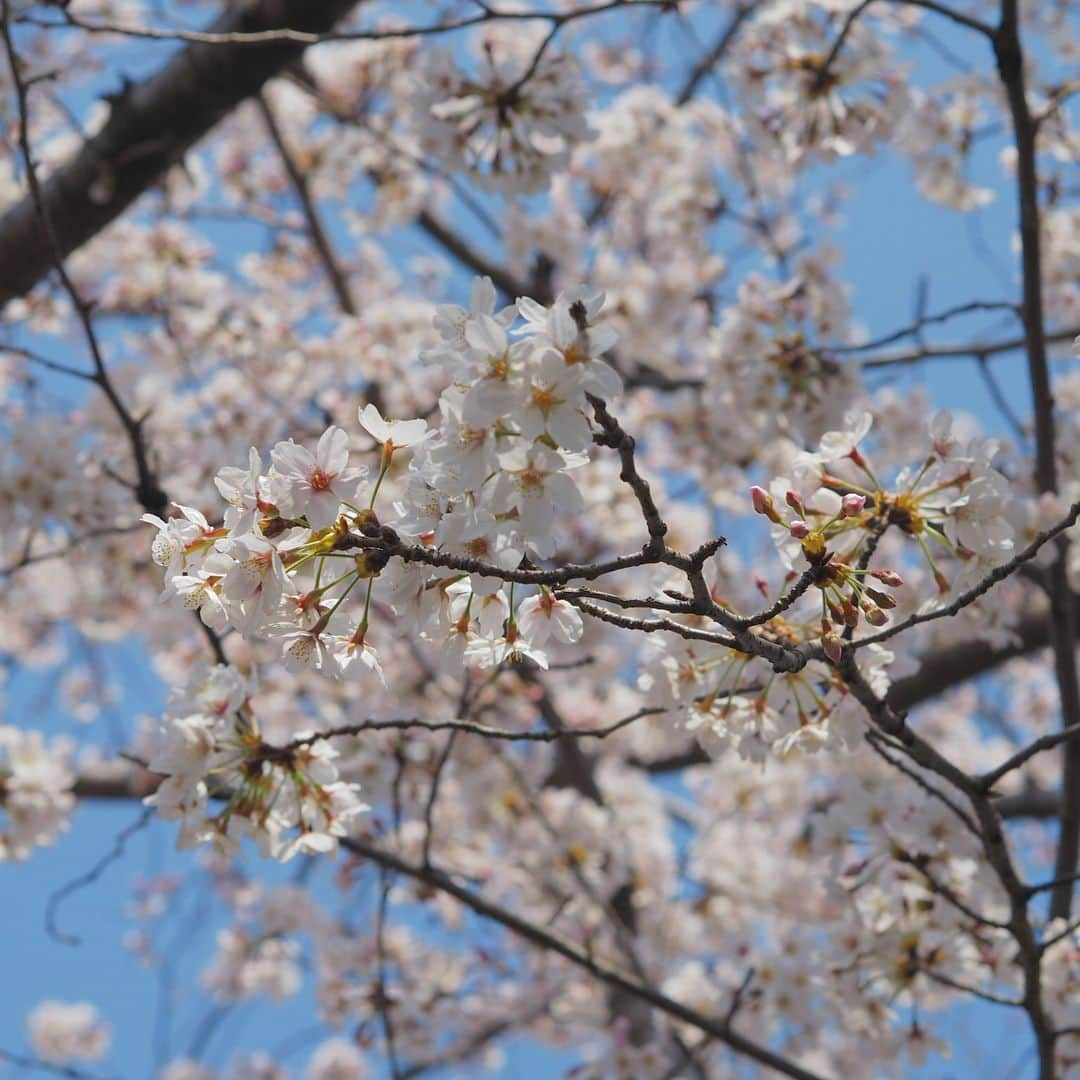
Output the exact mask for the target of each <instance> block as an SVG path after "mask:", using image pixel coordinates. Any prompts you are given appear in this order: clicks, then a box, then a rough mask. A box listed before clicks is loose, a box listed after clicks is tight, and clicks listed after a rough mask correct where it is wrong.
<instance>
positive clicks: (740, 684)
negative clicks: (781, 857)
mask: <svg viewBox="0 0 1080 1080" xmlns="http://www.w3.org/2000/svg"><path fill="white" fill-rule="evenodd" d="M872 422H873V418H872V415H871V414H870V413H869V412H867V411H855V412H851V413H849V414H848V416H847V418H846V425H845V427H844V429H842V430H839V431H829V432H826V433H825V434H824V435H823V436H822V438H821V440H820V443H819V446H818V449H817V450H816V451H814V452H801V453H798V454H796V455H795V458H794V460H793V462H792V467H791V474H792V475H791V477H790V478H789V477H778V478H776V479H774V480H773V481H772V483H771V485H770V491H766V490H765V489H764V488H761V487H757V486H755V487H753V488H752V491H751V495H752V501H753V506H754V509H755V510H756V511H757V512H758V513H759V514H762V515H763V516H765V517H766V518H767V519H768V520H769V521H770V522H771V523H772V534H773V539H774V542H775V543H776V546H777V549H778V553H779V555H780V557H781V559H782V561H783V563H784V565H785V566H786V567H787V568H788V575H787V579H786V584H787V585H788V586H789V587H791V593H790V595H789V597H788V598H786V599H785V598H775V597H772V596H771V595H770V593H769V590H768V588H767V587H766V585H765V583H764V582H761V591H762V593H763V595H764V598H765V600H766V601H771V600H775V604H774V606H773V607H772V608H770V609H768V610H769V611H773V612H774V613H773V614H771V615H770V616H769V617H767V618H765V617H763V618H762V619H761V620H758V621H757V623H756V625H755V628H754V632H755V634H757V635H758V636H759V637H760V638H761V639H763V640H767V641H769V642H775V643H780V644H783V645H787V646H790V647H799V646H805V645H807V644H814V643H816V644H818V645H819V646H820V649H821V654H820V655H817V654H815V653H813V652H811V653H810V654H809V659H808V662H807V663H806V664H805V666H803V667H801V668H799V669H798V670H796V671H781V672H777V671H773V670H772V669H771V665H770V664H769V663H767V662H766V661H765V660H764V659H762V658H761V657H760V656H758V657H755V656H753V655H744V654H743V653H739V652H733V651H732V650H730V649H727V648H723V647H721V646H718V645H710V644H708V643H703V642H701V641H699V640H692V639H691V640H688V639H683V638H680V637H679V636H678V633H677V632H671V633H668V634H665V635H663V636H660V637H658V638H657V640H656V641H655V642H654V644H653V645H652V648H651V652H650V654H649V655H647V656H646V658H645V662H644V668H643V671H642V674H641V677H640V679H639V685H640V687H641V688H642V689H643V690H644V691H645V692H646V693H648V694H649V695H650V698H651V700H653V701H654V702H655V703H656V704H657V705H658V706H660V707H662V708H664V709H666V710H669V711H673V712H676V713H681V714H682V716H683V718H684V720H685V723H686V727H687V729H688V730H690V731H693V732H695V733H696V735H697V737H698V739H699V741H700V742H701V744H702V745H703V746H704V747H705V748H706V749H707V750H708V751H709V752H710V753H712V754H717V753H719V752H720V751H721V750H723V749H724V748H725V747H727V746H729V745H730V746H733V747H734V748H735V749H736V751H737V752H738V753H739V755H740V756H741V757H744V758H748V759H751V760H755V761H761V760H763V759H764V757H765V756H766V755H767V754H768V753H770V752H771V753H775V754H778V755H779V756H781V757H783V756H785V755H786V754H788V753H789V752H790V751H791V750H792V749H794V748H796V747H799V748H802V749H805V750H811V751H813V750H817V749H819V748H821V747H824V746H829V747H833V748H845V747H846V748H850V747H851V746H852V745H854V743H855V741H856V740H857V739H858V738H859V737H860V736H861V735H862V733H863V732H864V730H865V714H864V711H863V709H862V706H861V705H859V704H858V702H857V701H856V700H855V699H854V698H853V696H852V695H851V693H850V688H849V686H848V682H847V680H846V679H845V678H844V677H843V676H842V674H841V673H840V672H839V670H838V668H837V666H836V665H839V664H840V663H841V661H842V659H843V656H844V649H845V646H847V645H852V646H854V647H855V648H857V649H859V659H860V663H859V667H860V671H861V673H862V675H863V677H864V679H865V680H866V681H867V683H868V685H869V686H870V687H871V688H872V689H873V691H874V692H875V694H877V695H878V696H879V697H881V696H883V695H884V694H885V692H886V691H887V690H888V687H889V682H890V680H889V676H888V673H887V671H886V667H887V666H888V665H889V664H890V663H891V662H892V661H893V660H894V659H895V656H894V654H893V653H892V652H891V651H889V650H886V649H885V648H883V647H882V646H880V645H878V644H876V643H875V642H873V641H872V640H871V641H868V642H861V641H860V640H859V639H858V638H857V637H855V632H856V630H857V629H858V628H859V627H860V625H861V624H862V623H864V622H865V624H866V625H867V626H868V627H869V629H870V633H871V634H872V633H873V631H874V630H875V629H877V628H881V627H883V626H884V625H885V624H886V623H888V622H889V618H890V613H892V612H893V610H894V609H896V608H897V606H898V603H900V602H902V603H903V604H904V605H905V606H906V607H908V608H910V609H912V610H914V609H917V608H919V607H920V606H921V607H922V609H923V610H932V609H933V608H934V607H935V606H936V605H937V603H938V600H937V598H935V597H930V598H927V599H925V601H920V599H918V598H917V597H915V596H912V595H910V590H907V592H906V593H905V594H903V595H902V597H901V600H899V601H898V598H897V595H896V594H895V592H894V590H897V589H900V588H901V587H902V586H904V584H905V580H904V577H903V576H902V575H901V573H900V572H899V571H897V570H896V569H893V568H891V567H875V566H871V565H870V564H871V562H873V561H874V557H875V553H876V551H877V548H878V545H879V543H880V542H881V540H882V538H883V536H884V535H885V533H886V532H887V531H889V530H890V529H892V530H895V531H896V532H898V533H899V534H900V535H902V536H903V537H905V538H906V539H907V540H908V541H910V542H913V543H914V544H915V545H916V546H917V549H918V551H919V553H920V556H921V558H922V560H924V561H925V563H926V564H927V565H928V566H929V568H930V573H931V575H932V579H933V581H934V583H935V584H936V587H937V590H938V592H939V593H941V594H947V593H950V592H953V591H962V590H963V589H964V588H966V587H968V586H970V585H971V584H974V583H975V582H977V581H979V580H980V579H981V578H982V577H983V576H984V575H985V574H986V573H987V571H988V570H990V569H992V568H993V567H994V566H995V565H997V564H999V563H1000V562H1002V561H1004V560H1005V559H1006V558H1008V557H1009V556H1010V555H1011V554H1012V551H1013V531H1014V530H1013V526H1012V524H1011V523H1010V521H1009V520H1008V519H1007V517H1006V514H1005V511H1006V507H1007V503H1008V483H1007V481H1006V479H1005V477H1004V476H1003V475H1002V474H1001V473H999V472H998V471H997V470H996V469H994V468H993V466H992V464H991V462H992V460H993V458H994V456H995V454H996V453H997V450H998V444H997V443H996V442H995V441H994V440H972V441H968V442H966V443H961V442H960V441H959V440H958V439H957V438H955V437H954V436H953V433H952V418H951V416H950V415H949V414H948V413H945V412H942V413H938V414H937V415H936V416H934V418H933V419H932V420H931V422H930V425H929V446H928V452H927V454H926V456H925V457H924V458H923V459H922V460H921V461H920V462H919V463H918V465H917V467H913V468H908V469H905V470H902V471H901V472H900V473H899V475H897V477H896V478H895V480H894V482H893V484H892V485H891V486H890V487H889V488H885V487H882V486H881V483H880V482H879V480H878V477H877V475H876V473H875V470H874V467H873V464H872V462H871V460H870V459H869V458H868V457H867V456H864V454H863V452H862V451H861V450H860V449H859V446H860V443H862V442H863V440H864V439H865V438H866V437H867V435H868V434H869V432H870V428H871V426H872ZM943 567H948V568H949V569H950V573H951V575H952V576H951V577H950V576H949V575H947V574H946V571H945V569H943ZM714 595H718V593H717V592H716V588H715V586H714Z"/></svg>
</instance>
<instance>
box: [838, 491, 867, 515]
mask: <svg viewBox="0 0 1080 1080" xmlns="http://www.w3.org/2000/svg"><path fill="white" fill-rule="evenodd" d="M842 505H843V508H844V517H854V516H855V515H856V514H861V513H862V508H863V507H864V506H865V505H866V496H865V495H856V494H855V493H854V492H852V493H851V494H850V495H845V496H844V499H843V503H842Z"/></svg>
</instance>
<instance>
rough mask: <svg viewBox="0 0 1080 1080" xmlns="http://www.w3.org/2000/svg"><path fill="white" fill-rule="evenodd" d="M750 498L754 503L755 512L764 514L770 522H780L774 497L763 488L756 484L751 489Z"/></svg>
mask: <svg viewBox="0 0 1080 1080" xmlns="http://www.w3.org/2000/svg"><path fill="white" fill-rule="evenodd" d="M750 498H751V499H753V501H754V512H755V513H757V514H764V515H765V516H766V517H767V518H768V519H769V520H770V521H778V520H779V517H778V516H777V513H776V508H775V507H774V506H773V501H772V496H771V495H770V494H769V493H768V492H767V491H766V490H765V489H764V488H763V487H758V486H757V484H755V485H754V486H753V487H752V488H751V489H750Z"/></svg>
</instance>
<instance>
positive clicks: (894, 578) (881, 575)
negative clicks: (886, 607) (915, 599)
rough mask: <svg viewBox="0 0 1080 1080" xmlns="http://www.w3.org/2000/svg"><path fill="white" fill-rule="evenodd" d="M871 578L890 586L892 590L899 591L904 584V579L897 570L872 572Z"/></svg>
mask: <svg viewBox="0 0 1080 1080" xmlns="http://www.w3.org/2000/svg"><path fill="white" fill-rule="evenodd" d="M870 576H871V577H872V578H877V579H878V581H880V582H882V584H884V585H888V586H889V588H890V589H898V588H899V587H900V586H901V585H903V584H904V579H903V578H902V577H901V576H900V575H899V574H898V573H897V572H896V571H895V570H871V571H870Z"/></svg>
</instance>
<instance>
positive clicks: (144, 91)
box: [0, 0, 357, 306]
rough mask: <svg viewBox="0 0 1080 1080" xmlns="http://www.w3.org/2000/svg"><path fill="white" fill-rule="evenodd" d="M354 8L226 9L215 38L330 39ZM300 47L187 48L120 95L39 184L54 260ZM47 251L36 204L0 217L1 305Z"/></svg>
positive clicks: (299, 4)
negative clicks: (285, 33) (290, 33)
mask: <svg viewBox="0 0 1080 1080" xmlns="http://www.w3.org/2000/svg"><path fill="white" fill-rule="evenodd" d="M356 4H357V0H320V2H319V3H317V4H313V3H309V2H307V0H257V2H256V3H253V4H237V5H231V6H230V10H229V11H228V12H227V13H226V14H225V15H223V16H222V17H221V18H220V19H218V20H217V22H216V23H214V25H213V27H212V28H211V32H212V33H215V34H234V33H244V34H250V33H262V32H266V31H280V30H284V29H293V30H297V31H299V32H302V33H306V34H320V33H324V32H325V31H328V30H329V29H330V28H331V27H333V26H334V24H335V23H336V22H337V21H338V20H339V19H341V18H342V17H343V16H345V15H346V14H347V13H348V12H349V11H350V10H351V9H352V8H353V7H355V6H356ZM303 49H304V46H303V45H302V44H298V43H297V42H294V41H289V40H284V41H281V40H274V41H272V42H271V43H270V44H262V45H252V44H226V45H223V44H213V45H211V44H206V43H194V44H191V45H189V46H188V47H187V48H185V49H183V51H181V52H180V53H179V54H178V55H177V56H176V57H174V58H173V60H171V61H170V62H169V63H168V64H167V65H166V66H165V67H164V68H162V70H161V71H159V72H158V73H157V74H156V75H153V76H151V77H150V78H149V79H146V80H144V81H143V82H139V83H131V84H127V83H125V85H124V86H123V87H122V89H121V90H120V92H119V93H117V94H116V95H115V96H114V97H113V98H112V99H111V101H110V114H109V120H108V122H107V123H106V124H105V126H104V127H103V128H102V129H101V131H100V132H99V133H98V134H97V135H95V136H94V137H93V138H91V139H88V140H87V141H86V142H85V143H84V144H83V146H82V149H80V151H79V152H78V153H77V154H76V155H75V156H74V157H73V158H72V159H71V160H70V161H68V162H67V163H66V164H65V165H62V166H61V167H60V168H58V169H57V170H56V171H55V172H54V173H53V174H52V175H51V176H50V177H49V178H48V180H47V181H45V183H43V184H42V202H43V205H44V208H45V212H46V214H47V215H48V218H49V220H50V221H51V222H52V224H53V230H54V232H55V235H56V241H57V244H58V247H59V254H60V255H61V256H66V255H68V254H70V253H71V252H72V251H74V250H75V249H76V248H78V247H79V246H80V245H82V244H84V243H86V241H87V240H89V239H90V238H91V237H93V236H94V235H96V234H97V233H98V232H100V231H101V230H102V229H103V228H104V227H105V226H106V225H108V224H109V223H110V222H111V221H113V220H114V219H115V218H116V217H118V216H119V215H120V214H121V213H123V211H124V210H126V209H127V208H128V207H129V206H130V205H131V204H132V203H133V202H134V201H135V200H136V199H137V198H138V197H139V196H140V195H141V194H143V192H145V191H146V190H147V189H148V188H149V187H151V186H152V185H153V184H154V183H156V182H157V181H158V180H159V179H160V178H161V177H162V176H163V175H164V174H165V173H166V172H167V171H168V170H169V169H170V168H171V167H172V166H174V165H176V164H177V163H178V162H179V161H180V160H181V159H182V158H183V156H184V154H185V153H187V151H188V150H189V149H190V148H191V147H192V146H194V145H195V143H197V142H198V141H199V140H200V139H201V138H202V137H203V136H204V135H206V133H207V132H208V131H210V129H211V128H213V127H214V126H215V125H216V124H218V123H219V122H220V121H221V120H222V119H223V118H224V117H225V116H226V115H228V113H229V112H231V111H232V110H233V109H234V108H235V107H236V106H237V105H239V104H240V102H242V101H244V100H245V99H246V98H249V97H251V96H252V95H253V94H256V93H257V92H258V91H259V89H260V88H261V87H262V85H263V84H264V83H265V82H266V81H267V80H268V79H269V78H271V77H272V76H273V75H276V74H278V73H279V72H280V71H282V70H283V69H284V68H286V67H287V66H288V65H289V64H291V63H293V62H294V61H295V60H296V59H297V57H298V56H299V55H300V54H301V53H302V52H303ZM53 258H54V253H53V251H52V247H51V244H50V240H49V237H48V235H47V233H46V231H45V228H44V226H43V224H42V221H41V217H40V215H39V214H38V212H37V209H36V207H35V205H34V200H33V199H32V198H31V197H29V196H27V197H26V198H24V199H23V200H22V201H21V202H20V203H18V204H17V205H16V206H14V207H12V208H11V209H10V210H8V212H7V213H6V214H5V215H4V216H3V218H0V306H2V305H4V304H6V303H7V302H8V301H9V300H11V299H13V298H15V297H17V296H22V295H23V294H25V293H27V292H29V291H30V289H32V288H33V287H34V285H36V284H37V283H38V282H39V281H40V280H41V279H42V278H43V277H45V275H46V274H47V273H48V272H49V271H50V269H52V266H53Z"/></svg>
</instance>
